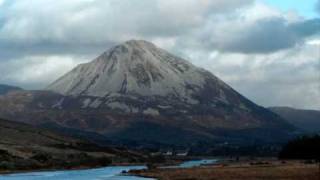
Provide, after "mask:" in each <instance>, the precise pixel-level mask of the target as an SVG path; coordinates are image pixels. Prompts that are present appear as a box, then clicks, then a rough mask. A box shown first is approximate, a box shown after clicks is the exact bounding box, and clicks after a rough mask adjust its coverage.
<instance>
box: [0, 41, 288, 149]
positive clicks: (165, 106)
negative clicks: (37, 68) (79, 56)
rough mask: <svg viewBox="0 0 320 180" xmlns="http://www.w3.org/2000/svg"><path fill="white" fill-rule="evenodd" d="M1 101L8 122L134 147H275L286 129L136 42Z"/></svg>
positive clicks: (217, 83) (182, 63)
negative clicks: (89, 135) (38, 87)
mask: <svg viewBox="0 0 320 180" xmlns="http://www.w3.org/2000/svg"><path fill="white" fill-rule="evenodd" d="M12 98H13V99H14V101H13V102H14V103H9V104H8V103H7V102H12V101H10V99H12ZM0 103H2V104H8V105H7V106H6V107H5V108H4V107H2V108H0V113H1V114H5V115H6V116H5V117H6V118H9V119H14V118H18V119H19V120H20V121H23V122H28V123H32V124H37V125H39V124H40V125H41V124H48V123H49V124H55V125H58V126H61V127H63V128H72V129H78V130H81V131H91V132H96V133H100V134H102V135H104V136H106V137H108V138H112V139H116V140H119V141H120V142H127V141H130V142H131V141H134V142H136V144H137V145H139V144H141V143H147V142H148V143H160V144H167V145H173V144H181V145H191V144H193V145H194V144H197V143H203V142H204V143H205V144H213V143H215V142H226V141H227V142H235V143H244V144H245V143H254V142H278V141H283V140H285V139H286V138H288V137H289V135H290V133H291V132H292V130H293V128H292V126H290V125H289V124H288V123H286V122H285V121H284V120H283V119H281V118H280V117H279V116H278V115H276V114H274V113H272V112H271V111H269V110H267V109H265V108H263V107H260V106H258V105H256V104H254V103H253V102H251V101H250V100H248V99H247V98H245V97H243V96H242V95H241V94H239V93H238V92H236V91H235V90H234V89H232V88H231V87H230V86H228V85H227V84H226V83H224V82H223V81H221V80H220V79H218V78H217V77H216V76H214V75H213V74H212V73H210V72H209V71H207V70H204V69H202V68H198V67H196V66H194V65H192V64H191V63H189V62H188V61H186V60H183V59H182V58H179V57H177V56H175V55H172V54H170V53H169V52H167V51H165V50H163V49H160V48H158V47H156V46H155V45H153V44H152V43H149V42H146V41H136V40H131V41H128V42H125V43H123V44H120V45H118V46H115V47H113V48H111V49H110V50H108V51H106V52H104V53H103V54H101V55H100V56H99V57H97V58H96V59H94V60H93V61H92V62H89V63H86V64H81V65H79V66H77V67H75V68H74V69H73V70H72V71H70V72H69V73H67V74H65V75H64V76H62V77H61V78H59V79H58V80H57V81H55V82H54V83H53V84H51V85H50V86H49V87H48V88H47V91H40V92H39V91H35V92H16V93H15V94H12V93H11V94H8V95H6V96H5V97H1V98H0ZM14 110H16V111H15V112H12V111H14ZM12 116H14V117H12Z"/></svg>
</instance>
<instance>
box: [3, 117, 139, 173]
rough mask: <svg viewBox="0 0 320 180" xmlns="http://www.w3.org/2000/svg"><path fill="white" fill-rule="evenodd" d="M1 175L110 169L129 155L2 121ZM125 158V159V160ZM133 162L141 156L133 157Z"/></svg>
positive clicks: (46, 131) (27, 126)
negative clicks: (24, 172)
mask: <svg viewBox="0 0 320 180" xmlns="http://www.w3.org/2000/svg"><path fill="white" fill-rule="evenodd" d="M0 137H1V138H0V162H1V163H0V172H1V171H2V170H8V171H10V170H28V169H30V170H31V169H32V170H34V169H42V168H50V169H51V168H52V169H53V168H71V167H79V166H82V167H85V166H88V167H92V166H103V165H108V164H109V163H111V162H112V159H116V158H117V159H121V158H122V159H127V157H126V158H124V157H125V156H124V155H125V154H126V156H128V155H129V153H126V152H121V151H119V150H116V149H111V148H102V147H99V146H97V145H95V144H91V143H88V142H86V141H83V140H80V139H75V138H71V137H67V136H62V135H60V134H57V133H55V132H52V131H48V130H45V129H41V128H35V127H32V126H30V125H26V124H22V123H17V122H11V121H6V120H2V119H0ZM122 156H123V157H122ZM131 156H132V159H134V158H137V157H138V156H136V155H133V154H131Z"/></svg>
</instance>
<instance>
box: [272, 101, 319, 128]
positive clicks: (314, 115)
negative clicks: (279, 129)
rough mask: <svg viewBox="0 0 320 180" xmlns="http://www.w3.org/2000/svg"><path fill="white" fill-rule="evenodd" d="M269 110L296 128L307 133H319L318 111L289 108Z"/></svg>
mask: <svg viewBox="0 0 320 180" xmlns="http://www.w3.org/2000/svg"><path fill="white" fill-rule="evenodd" d="M269 109H270V110H271V111H273V112H274V113H276V114H278V115H280V116H281V117H282V118H283V119H285V120H287V121H288V122H289V123H291V124H293V125H295V126H296V127H298V128H301V129H303V130H305V131H308V132H320V111H316V110H303V109H294V108H290V107H270V108H269Z"/></svg>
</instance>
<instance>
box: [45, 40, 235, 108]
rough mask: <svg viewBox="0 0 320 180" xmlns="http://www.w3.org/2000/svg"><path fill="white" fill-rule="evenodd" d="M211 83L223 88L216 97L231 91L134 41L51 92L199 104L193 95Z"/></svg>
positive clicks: (85, 67) (207, 75)
mask: <svg viewBox="0 0 320 180" xmlns="http://www.w3.org/2000/svg"><path fill="white" fill-rule="evenodd" d="M209 79H210V80H211V81H214V83H215V86H216V87H218V86H221V88H222V89H221V88H220V89H211V90H215V91H216V90H218V91H219V92H215V93H214V92H213V93H212V95H213V96H216V97H219V98H221V99H223V98H224V94H223V89H229V88H228V87H227V85H226V84H224V83H223V82H222V81H220V80H219V79H217V78H216V77H214V76H213V75H212V74H210V73H209V72H207V71H206V70H204V69H200V68H197V67H195V66H194V65H192V64H191V63H189V62H188V61H186V60H183V59H181V58H179V57H176V56H174V55H172V54H170V53H168V52H167V51H165V50H163V49H160V48H157V47H156V46H155V45H154V44H152V43H150V42H147V41H142V40H140V41H137V40H131V41H128V42H126V43H124V44H121V45H118V46H116V47H114V48H111V49H110V50H108V51H106V52H104V53H103V54H102V55H100V56H99V57H98V58H96V59H95V60H93V61H92V62H90V63H87V64H81V65H79V66H77V67H76V68H75V69H73V70H72V71H71V72H69V73H67V74H66V75H64V76H63V77H62V78H60V79H59V80H57V81H56V82H54V83H53V84H51V85H50V86H49V87H48V88H47V89H48V90H52V91H54V92H58V93H61V94H63V95H74V96H81V95H87V96H96V97H106V96H112V95H114V94H118V95H119V94H120V95H142V96H171V97H175V98H178V99H179V100H181V101H185V102H186V103H195V101H197V100H196V98H194V97H193V95H195V94H196V93H199V91H201V90H205V89H206V88H207V87H206V85H207V81H208V80H209ZM212 88H213V87H212Z"/></svg>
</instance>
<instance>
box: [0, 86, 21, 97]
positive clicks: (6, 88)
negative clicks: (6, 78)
mask: <svg viewBox="0 0 320 180" xmlns="http://www.w3.org/2000/svg"><path fill="white" fill-rule="evenodd" d="M19 90H22V89H21V88H19V87H15V86H9V85H5V84H0V95H4V94H7V93H8V92H10V91H19Z"/></svg>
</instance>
